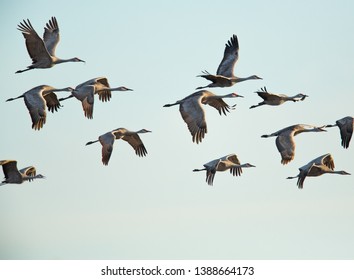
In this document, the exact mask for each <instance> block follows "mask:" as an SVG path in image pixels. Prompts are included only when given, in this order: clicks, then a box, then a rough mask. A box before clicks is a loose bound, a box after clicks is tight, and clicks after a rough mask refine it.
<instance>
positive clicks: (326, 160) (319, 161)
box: [287, 154, 350, 189]
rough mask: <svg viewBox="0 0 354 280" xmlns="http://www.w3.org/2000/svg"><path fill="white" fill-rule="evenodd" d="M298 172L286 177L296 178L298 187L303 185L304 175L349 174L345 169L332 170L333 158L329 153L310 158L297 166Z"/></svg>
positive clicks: (300, 187)
mask: <svg viewBox="0 0 354 280" xmlns="http://www.w3.org/2000/svg"><path fill="white" fill-rule="evenodd" d="M299 170H300V173H299V174H298V175H296V176H293V177H288V178H287V179H295V178H298V180H297V186H298V188H299V189H302V188H303V187H304V181H305V179H306V177H317V176H321V175H323V174H326V173H329V174H340V175H350V173H348V172H346V171H343V170H341V171H335V170H334V160H333V157H332V155H331V154H325V155H322V156H320V157H318V158H315V159H314V160H311V161H310V162H309V163H308V164H306V165H304V166H302V167H300V168H299Z"/></svg>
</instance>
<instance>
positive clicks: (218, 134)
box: [0, 0, 354, 259]
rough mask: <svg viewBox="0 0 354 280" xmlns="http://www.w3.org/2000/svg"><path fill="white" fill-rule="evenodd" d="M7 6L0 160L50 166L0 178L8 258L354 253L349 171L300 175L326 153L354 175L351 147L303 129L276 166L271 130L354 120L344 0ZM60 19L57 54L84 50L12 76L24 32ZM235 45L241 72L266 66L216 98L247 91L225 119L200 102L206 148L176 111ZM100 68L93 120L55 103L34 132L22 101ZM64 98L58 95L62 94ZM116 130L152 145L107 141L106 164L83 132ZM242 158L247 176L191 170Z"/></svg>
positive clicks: (91, 135) (353, 26)
mask: <svg viewBox="0 0 354 280" xmlns="http://www.w3.org/2000/svg"><path fill="white" fill-rule="evenodd" d="M0 5H1V9H0V23H1V24H0V26H1V29H0V37H1V38H2V40H1V44H0V55H1V67H0V75H1V83H2V93H1V100H0V118H1V131H2V132H1V145H0V159H16V160H17V161H18V165H19V167H25V166H28V165H34V166H36V168H37V172H38V173H41V174H43V175H45V176H46V179H45V180H37V181H35V182H31V183H28V182H27V183H24V184H22V185H7V186H2V187H1V189H0V225H1V230H0V258H1V259H353V258H354V239H353V236H354V223H353V220H354V176H353V175H352V176H340V175H324V176H321V177H317V178H307V179H306V181H305V185H304V189H303V190H299V189H298V188H297V186H296V180H286V179H285V178H286V177H288V176H294V175H296V174H298V168H299V167H301V166H303V165H304V164H306V163H307V162H309V161H310V160H312V159H314V158H315V157H317V156H320V155H322V154H325V153H331V154H332V155H333V157H334V161H335V165H336V169H338V170H346V171H348V172H350V173H352V174H353V173H354V165H353V156H354V142H353V140H352V143H351V146H350V148H349V149H348V150H345V149H343V148H342V147H341V145H340V135H339V130H338V128H336V127H335V128H331V129H330V128H329V129H328V132H324V133H309V134H300V135H299V136H296V138H295V140H296V144H297V148H296V155H295V159H294V160H293V161H292V162H291V163H289V164H288V165H286V166H283V165H281V163H280V154H279V153H278V151H277V149H276V146H275V139H274V138H269V139H263V138H261V137H260V136H261V135H262V134H268V133H273V132H275V131H277V130H279V129H282V128H284V127H287V126H290V125H293V124H297V123H305V124H313V125H324V124H331V123H334V122H335V121H336V120H338V119H340V118H342V117H345V116H348V115H350V116H353V105H354V93H353V90H354V84H353V81H354V78H353V73H354V55H353V49H354V36H353V30H354V18H353V13H354V2H353V1H349V0H348V1H322V0H321V1H309V0H306V1H235V0H232V1H95V3H93V2H86V1H85V2H84V1H60V2H57V3H53V2H51V1H36V0H32V1H13V0H11V1H2V4H0ZM52 16H56V18H57V20H58V23H59V27H60V31H61V34H60V36H61V41H60V43H59V45H58V48H57V50H56V55H57V56H58V57H61V58H71V57H75V56H77V57H79V58H81V59H83V60H85V61H86V64H83V63H66V64H61V65H57V66H55V67H54V68H52V69H44V70H31V71H28V72H25V73H22V74H14V73H15V71H17V70H19V69H24V68H25V67H26V66H28V65H30V64H31V60H30V58H29V56H28V54H27V51H26V48H25V42H24V38H23V36H22V34H21V33H20V32H19V31H18V30H16V27H17V24H19V23H20V22H21V21H22V20H23V19H27V18H28V19H30V20H31V23H32V25H33V27H34V28H35V29H36V31H37V32H38V34H39V35H40V36H42V35H43V31H44V29H43V28H44V26H45V24H46V23H47V22H48V20H49V19H50V18H51V17H52ZM232 34H236V35H237V36H238V39H239V44H240V56H239V61H238V63H237V65H236V67H235V74H236V75H237V76H240V77H246V76H249V75H253V74H256V75H259V76H260V77H263V80H256V81H246V82H243V83H240V84H237V85H235V86H233V87H232V88H224V89H222V88H216V89H212V91H213V92H214V93H216V94H227V93H230V92H234V91H236V92H237V93H239V94H242V95H244V96H245V98H243V99H241V98H238V99H229V100H225V101H226V102H228V103H229V104H234V103H235V102H236V103H237V109H236V110H234V111H232V112H231V113H230V114H229V115H228V116H226V117H225V116H219V114H218V112H217V111H216V110H215V109H213V108H211V107H209V106H207V107H206V108H205V110H206V118H207V123H208V133H207V134H206V137H205V139H204V140H203V142H202V143H201V144H199V145H197V144H195V143H192V138H191V135H190V133H189V131H188V129H187V126H186V124H185V123H184V122H183V120H182V118H181V116H180V113H179V111H178V108H177V107H171V108H163V107H162V106H163V105H164V104H166V103H172V102H175V101H176V100H179V99H182V98H183V97H185V96H187V95H189V94H191V93H193V92H194V91H195V88H196V87H198V86H202V85H206V84H207V83H208V82H207V81H206V80H204V79H202V78H198V77H196V76H197V75H198V74H200V73H201V71H202V70H208V71H210V72H211V73H215V71H216V69H217V67H218V65H219V63H220V61H221V59H222V56H223V51H224V46H225V43H226V42H227V40H228V39H229V38H230V37H231V36H232ZM98 76H106V77H107V78H108V79H109V82H110V84H111V86H112V87H117V86H121V85H124V86H126V87H129V88H132V89H134V91H133V92H122V93H120V92H114V93H113V98H112V99H111V101H110V102H109V103H101V102H98V99H96V101H95V107H94V118H93V120H88V119H86V118H85V117H84V115H83V111H82V108H81V104H80V102H79V101H77V100H74V99H71V100H67V101H66V102H65V103H64V102H63V105H64V107H63V108H61V109H60V111H59V112H57V113H55V114H52V113H48V116H47V123H46V124H45V126H44V128H43V129H42V130H40V131H39V132H38V131H34V130H32V129H31V120H30V116H29V113H28V111H27V108H26V107H25V104H24V102H23V99H20V100H17V101H13V102H9V103H7V102H5V100H6V99H8V98H10V97H16V96H19V95H21V94H22V93H24V92H25V91H27V90H29V89H31V88H33V87H35V86H38V85H41V84H48V85H51V86H54V87H58V88H62V87H67V86H72V87H75V86H76V85H77V84H79V83H81V82H84V81H86V80H89V79H91V78H94V77H98ZM263 86H266V87H267V89H268V90H269V91H271V92H276V93H285V94H289V95H295V94H297V93H299V92H301V93H304V94H307V95H309V98H308V99H306V100H305V101H303V102H298V103H293V102H291V103H290V102H289V103H285V104H284V105H282V106H279V107H270V106H267V107H266V106H263V107H259V108H256V109H252V110H250V109H249V107H250V106H251V105H254V104H257V103H258V102H260V101H261V98H260V97H258V95H257V94H255V93H254V91H256V90H258V89H260V88H261V87H263ZM58 95H60V96H66V95H67V93H65V92H63V93H58ZM118 127H126V128H128V129H130V130H139V129H141V128H146V129H149V130H152V131H153V132H152V133H150V134H143V135H141V138H142V140H143V142H144V144H145V147H146V149H147V151H148V155H147V157H145V158H139V157H137V156H136V155H135V153H134V151H133V150H132V149H131V147H130V146H129V145H128V144H127V143H126V142H124V141H117V142H115V146H114V150H113V154H112V157H111V160H110V162H109V165H108V166H103V165H102V162H101V146H100V144H95V145H91V146H85V143H86V142H87V141H90V140H94V139H97V137H98V136H99V135H101V134H103V133H105V132H107V131H110V130H112V129H115V128H118ZM230 153H236V154H237V155H238V156H239V159H240V160H241V162H249V163H252V164H254V165H256V168H248V169H244V172H243V174H242V176H241V177H233V176H231V175H230V174H229V172H224V173H217V174H216V176H215V180H214V186H213V187H210V186H208V185H207V184H206V182H205V173H204V172H203V173H194V172H192V170H193V169H194V168H201V167H202V165H203V164H204V163H206V162H208V161H210V160H213V159H215V158H218V157H220V156H224V155H226V154H230Z"/></svg>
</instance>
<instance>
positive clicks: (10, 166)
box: [0, 160, 45, 186]
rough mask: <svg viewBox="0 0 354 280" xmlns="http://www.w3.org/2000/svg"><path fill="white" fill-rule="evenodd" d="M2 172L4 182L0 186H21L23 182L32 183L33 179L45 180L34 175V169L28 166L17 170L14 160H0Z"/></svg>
mask: <svg viewBox="0 0 354 280" xmlns="http://www.w3.org/2000/svg"><path fill="white" fill-rule="evenodd" d="M0 165H2V170H3V171H4V175H5V180H4V181H2V182H1V183H0V186H2V185H5V184H22V183H23V182H24V181H29V182H30V181H32V180H34V179H42V178H45V177H44V176H43V175H41V174H38V175H37V174H36V168H35V167H33V166H28V167H26V168H22V169H20V170H18V169H17V161H16V160H0Z"/></svg>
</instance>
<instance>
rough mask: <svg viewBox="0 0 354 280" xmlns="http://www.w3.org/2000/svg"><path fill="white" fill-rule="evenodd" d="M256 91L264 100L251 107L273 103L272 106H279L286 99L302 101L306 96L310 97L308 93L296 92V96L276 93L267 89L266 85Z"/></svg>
mask: <svg viewBox="0 0 354 280" xmlns="http://www.w3.org/2000/svg"><path fill="white" fill-rule="evenodd" d="M256 93H257V94H258V95H259V96H260V97H261V98H263V101H262V102H260V103H258V104H257V105H253V106H251V107H250V109H252V108H256V107H258V106H262V105H271V106H277V105H281V104H283V103H284V102H286V101H294V102H297V101H302V100H304V99H305V98H306V97H308V95H305V94H302V93H299V94H296V95H294V96H287V95H285V94H276V93H270V92H268V91H267V89H266V87H264V88H261V90H259V91H256Z"/></svg>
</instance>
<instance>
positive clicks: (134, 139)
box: [121, 133, 147, 157]
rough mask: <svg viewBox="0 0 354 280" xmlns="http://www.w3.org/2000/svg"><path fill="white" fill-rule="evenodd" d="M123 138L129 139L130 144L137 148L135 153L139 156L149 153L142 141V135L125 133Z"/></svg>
mask: <svg viewBox="0 0 354 280" xmlns="http://www.w3.org/2000/svg"><path fill="white" fill-rule="evenodd" d="M121 139H122V140H124V141H127V142H128V143H129V144H130V146H132V147H133V149H134V150H135V153H136V154H137V155H138V156H139V157H144V156H146V154H147V151H146V148H145V146H144V144H143V142H142V141H141V139H140V137H139V135H138V134H136V133H135V134H131V135H124V136H123V137H122V138H121Z"/></svg>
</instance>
